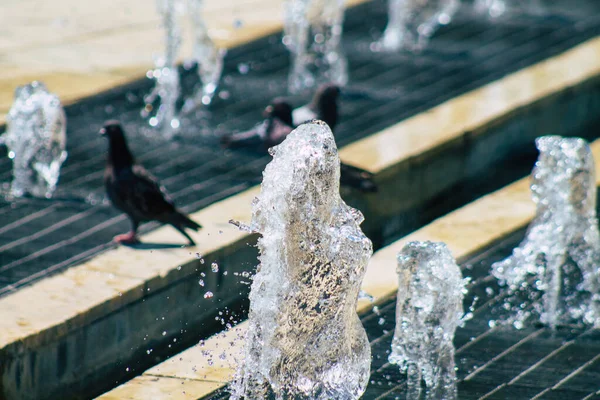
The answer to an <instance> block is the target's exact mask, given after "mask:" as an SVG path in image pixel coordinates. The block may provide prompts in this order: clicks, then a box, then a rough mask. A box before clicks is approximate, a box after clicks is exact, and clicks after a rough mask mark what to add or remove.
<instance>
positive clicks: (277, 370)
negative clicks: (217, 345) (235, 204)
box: [232, 121, 372, 400]
mask: <svg viewBox="0 0 600 400" xmlns="http://www.w3.org/2000/svg"><path fill="white" fill-rule="evenodd" d="M272 154H273V161H271V162H270V163H269V165H268V166H267V167H266V169H265V172H264V178H263V183H262V187H261V194H260V196H259V197H258V198H257V199H256V200H255V201H254V203H253V211H252V223H251V225H250V227H247V229H251V230H253V231H255V232H259V233H261V234H262V238H260V239H259V242H258V246H259V249H260V266H259V267H258V272H257V273H256V275H255V277H254V280H253V283H252V288H251V293H250V316H249V323H250V326H249V328H248V333H247V336H246V344H245V352H244V360H243V362H242V363H240V366H239V369H238V372H237V376H236V379H235V381H234V383H233V384H232V398H233V399H241V398H244V399H267V398H276V399H290V398H294V399H323V400H325V399H340V400H344V399H348V400H350V399H358V398H359V397H360V396H361V395H362V393H363V392H364V390H365V388H366V386H367V383H368V380H369V373H370V364H371V351H370V347H369V342H368V338H367V335H366V332H365V330H364V328H363V326H362V325H361V322H360V320H359V318H358V315H357V314H356V306H357V301H358V295H359V290H360V286H361V282H362V280H363V277H364V275H365V272H366V267H367V263H368V261H369V258H370V257H371V254H372V245H371V241H370V240H369V239H368V238H367V237H366V236H365V235H364V234H363V232H362V231H361V229H360V226H359V225H360V223H361V222H362V221H363V216H362V214H361V213H360V212H359V211H357V210H355V209H353V208H351V207H349V206H347V205H346V204H345V203H344V201H343V200H342V199H341V197H340V195H339V180H340V160H339V156H338V153H337V148H336V144H335V141H334V139H333V134H332V132H331V130H330V129H329V127H328V126H327V125H326V124H325V123H324V122H321V121H316V122H311V123H307V124H303V125H300V126H299V127H298V128H297V129H295V130H294V131H293V132H292V133H291V134H290V135H289V136H288V137H287V138H286V140H285V141H284V142H283V143H282V144H281V145H279V146H277V147H274V148H273V149H272Z"/></svg>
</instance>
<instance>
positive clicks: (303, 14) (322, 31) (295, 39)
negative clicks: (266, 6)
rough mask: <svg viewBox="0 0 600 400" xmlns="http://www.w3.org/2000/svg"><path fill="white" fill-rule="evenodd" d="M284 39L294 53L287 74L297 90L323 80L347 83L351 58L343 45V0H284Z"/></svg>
mask: <svg viewBox="0 0 600 400" xmlns="http://www.w3.org/2000/svg"><path fill="white" fill-rule="evenodd" d="M284 7H285V17H284V37H283V43H284V44H285V45H286V46H287V47H288V49H289V50H290V52H291V55H292V63H291V65H292V66H291V71H290V74H289V78H288V88H289V90H290V92H292V93H296V92H299V91H302V90H303V89H306V88H310V87H313V86H316V85H319V84H321V83H327V82H332V83H335V84H336V85H338V86H344V85H345V84H346V83H347V82H348V62H347V60H346V56H345V55H344V53H343V51H342V48H341V40H342V24H343V22H344V12H345V3H344V0H285V2H284Z"/></svg>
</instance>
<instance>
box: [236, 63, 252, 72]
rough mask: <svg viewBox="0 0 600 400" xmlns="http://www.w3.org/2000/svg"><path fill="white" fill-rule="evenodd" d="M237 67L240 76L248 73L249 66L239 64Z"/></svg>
mask: <svg viewBox="0 0 600 400" xmlns="http://www.w3.org/2000/svg"><path fill="white" fill-rule="evenodd" d="M237 67H238V71H239V72H240V74H242V75H246V74H247V73H248V72H249V71H250V66H249V65H248V64H246V63H239V64H238V66H237Z"/></svg>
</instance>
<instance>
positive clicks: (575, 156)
mask: <svg viewBox="0 0 600 400" xmlns="http://www.w3.org/2000/svg"><path fill="white" fill-rule="evenodd" d="M536 146H537V148H538V149H539V151H540V155H539V157H538V160H537V162H536V164H535V167H534V169H533V171H532V174H531V192H532V197H533V201H534V202H535V203H536V204H537V211H536V216H535V218H534V220H533V221H532V223H531V225H530V226H529V228H528V230H527V233H526V235H525V239H524V240H523V241H522V242H521V244H520V245H519V247H517V248H516V249H514V251H513V253H512V255H511V256H510V257H509V258H507V259H506V260H503V261H501V262H498V263H495V264H494V265H492V273H493V275H494V276H495V277H496V278H498V279H499V281H500V284H501V285H507V286H508V287H509V291H510V293H511V294H515V293H516V292H518V291H522V290H524V288H527V289H528V290H531V291H533V292H534V293H533V295H529V296H528V297H529V298H530V299H534V304H533V309H534V310H533V311H534V313H533V314H536V313H537V314H539V315H540V319H541V321H542V322H543V323H546V324H548V325H550V326H551V327H552V328H554V327H556V326H557V325H559V324H573V323H575V324H581V323H585V324H591V325H598V324H599V323H600V303H599V300H600V285H599V282H598V279H599V277H598V272H597V271H598V270H597V267H598V265H600V234H599V232H598V219H597V217H596V177H595V165H594V157H593V155H592V152H591V149H590V147H589V145H588V144H587V142H586V141H585V140H583V139H579V138H562V137H560V136H544V137H541V138H538V139H537V140H536ZM536 292H537V296H536V295H535V294H536ZM536 297H537V298H536ZM540 297H541V299H540ZM535 300H538V301H535ZM515 307H516V308H515V310H516V309H517V308H522V307H520V306H518V305H517V306H515ZM529 315H530V314H529V313H519V314H518V315H517V316H516V317H515V318H517V319H524V318H526V317H529ZM520 322H521V323H519V324H517V325H519V326H522V325H523V323H522V322H524V321H520Z"/></svg>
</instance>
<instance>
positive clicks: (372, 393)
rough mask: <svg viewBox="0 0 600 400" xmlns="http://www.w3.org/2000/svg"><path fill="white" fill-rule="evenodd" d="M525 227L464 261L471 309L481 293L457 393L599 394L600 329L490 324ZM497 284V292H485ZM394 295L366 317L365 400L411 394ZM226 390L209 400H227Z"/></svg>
mask: <svg viewBox="0 0 600 400" xmlns="http://www.w3.org/2000/svg"><path fill="white" fill-rule="evenodd" d="M524 233H525V230H524V229H522V230H520V231H518V232H515V233H514V234H512V235H510V236H508V237H506V238H504V239H503V240H501V241H499V242H497V243H494V244H493V245H491V246H490V247H489V248H487V249H485V250H484V251H482V252H480V253H478V254H475V255H473V256H470V257H468V258H467V259H466V260H464V261H463V262H462V263H461V267H462V270H463V275H464V276H471V277H472V283H471V284H470V286H469V293H468V295H467V296H466V298H465V301H464V305H465V308H467V307H469V306H471V304H473V299H474V297H475V296H477V297H478V298H479V299H478V301H477V302H476V304H477V306H476V307H475V309H474V312H473V313H474V317H473V319H472V320H470V321H468V322H467V323H466V324H465V326H464V327H463V328H458V330H457V331H456V336H455V340H454V344H455V347H456V355H455V360H456V366H457V367H458V372H457V377H458V380H459V382H458V397H459V399H461V400H466V399H481V400H483V399H494V400H500V399H510V400H523V399H544V400H549V399H561V400H566V399H569V400H575V399H600V330H598V329H588V330H584V329H581V328H579V329H578V328H574V327H560V328H559V329H557V331H555V332H553V331H551V330H549V329H547V328H545V327H542V326H532V327H526V328H524V329H522V330H517V329H514V328H512V327H494V328H490V326H489V324H488V321H489V320H490V319H495V318H496V315H497V313H498V311H499V309H500V308H501V305H502V303H503V299H504V297H505V295H506V294H505V293H504V292H503V291H501V290H500V288H499V287H498V285H497V283H496V280H495V279H493V278H492V277H491V276H490V275H489V270H490V266H491V264H492V263H494V262H495V261H498V260H501V259H503V258H505V257H507V256H508V255H509V254H510V253H511V251H512V249H513V248H514V247H516V246H517V245H518V244H519V242H520V241H521V240H522V239H523V236H524ZM486 288H490V289H492V291H488V290H486ZM395 301H396V300H395V299H394V300H391V301H389V302H388V303H386V304H384V305H382V306H380V307H379V311H378V312H377V313H375V312H370V313H368V314H367V315H364V316H363V317H362V318H361V320H362V323H363V325H364V327H365V329H366V330H367V335H368V337H369V342H370V343H371V352H372V357H373V362H372V364H371V380H370V383H369V386H368V387H367V390H366V392H365V394H364V395H363V397H362V399H364V400H375V399H382V400H383V399H401V400H404V399H406V376H405V375H404V374H402V373H400V370H399V368H398V366H396V365H390V364H389V363H388V362H387V359H388V356H389V354H390V350H391V344H392V338H393V335H394V327H395V323H396V321H395V319H396V316H395V311H396V304H395ZM228 398H229V395H228V394H227V390H226V389H222V390H220V391H218V392H216V393H215V394H214V395H212V396H210V398H209V399H210V400H225V399H228Z"/></svg>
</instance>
